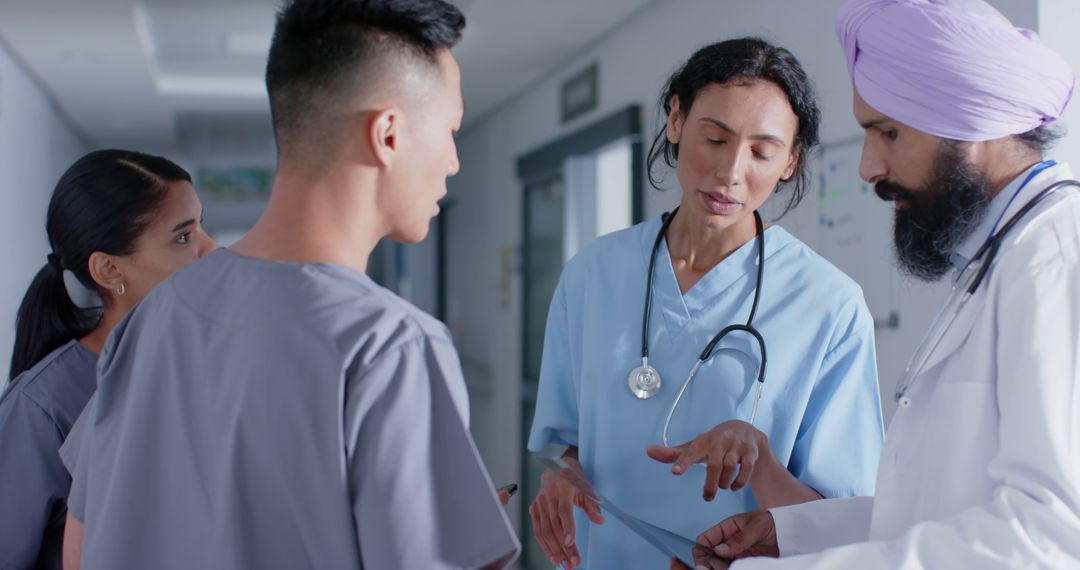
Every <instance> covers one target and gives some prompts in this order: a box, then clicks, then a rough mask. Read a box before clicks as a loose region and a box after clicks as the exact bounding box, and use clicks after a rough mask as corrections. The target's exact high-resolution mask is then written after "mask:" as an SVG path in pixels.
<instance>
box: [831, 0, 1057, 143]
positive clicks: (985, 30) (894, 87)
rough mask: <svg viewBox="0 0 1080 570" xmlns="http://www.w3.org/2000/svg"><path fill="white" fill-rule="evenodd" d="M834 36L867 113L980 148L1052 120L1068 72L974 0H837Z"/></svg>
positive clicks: (1030, 35) (1026, 34)
mask: <svg viewBox="0 0 1080 570" xmlns="http://www.w3.org/2000/svg"><path fill="white" fill-rule="evenodd" d="M836 35H837V36H839V38H840V44H841V45H842V46H843V49H844V53H845V55H846V56H847V65H848V73H849V74H850V75H851V80H852V82H853V83H854V85H855V89H856V90H858V92H859V95H861V96H862V98H863V100H865V101H866V102H867V103H868V104H869V105H870V106H871V107H873V108H874V109H876V110H877V111H878V112H880V113H882V114H884V115H887V116H889V117H891V118H893V119H896V120H897V121H900V122H902V123H904V124H906V125H908V126H911V127H914V128H916V129H918V130H920V131H923V132H926V133H930V134H932V135H934V136H938V137H942V138H949V139H956V140H963V141H984V140H991V139H996V138H1001V137H1005V136H1009V135H1015V134H1020V133H1024V132H1027V131H1030V130H1031V129H1034V128H1035V127H1038V126H1040V125H1044V124H1047V123H1052V122H1054V121H1056V120H1057V119H1058V118H1059V117H1061V115H1062V114H1063V113H1064V112H1065V108H1066V107H1067V106H1068V104H1069V99H1071V98H1072V93H1073V87H1074V85H1075V81H1076V79H1075V76H1074V75H1073V71H1072V69H1071V68H1070V67H1069V64H1068V63H1066V62H1065V60H1064V59H1062V57H1061V56H1059V55H1058V54H1057V53H1055V52H1054V51H1052V50H1050V49H1049V48H1047V47H1046V46H1045V45H1043V44H1042V42H1040V41H1039V38H1038V36H1037V35H1036V34H1035V33H1034V32H1032V31H1030V30H1024V29H1021V28H1015V27H1013V25H1012V24H1011V23H1010V22H1009V20H1007V19H1006V18H1005V16H1003V15H1001V13H1000V12H998V11H997V10H995V9H994V8H992V7H990V6H989V5H988V4H986V2H984V1H983V0H847V1H846V2H845V3H844V5H843V7H842V8H840V13H839V14H838V15H837V17H836Z"/></svg>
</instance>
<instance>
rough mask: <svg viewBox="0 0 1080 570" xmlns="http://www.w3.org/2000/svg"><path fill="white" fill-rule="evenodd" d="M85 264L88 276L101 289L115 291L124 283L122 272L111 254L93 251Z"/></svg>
mask: <svg viewBox="0 0 1080 570" xmlns="http://www.w3.org/2000/svg"><path fill="white" fill-rule="evenodd" d="M87 265H88V267H87V269H88V270H89V271H90V278H91V279H93V280H94V283H97V286H98V287H99V288H100V289H102V290H103V291H116V290H117V289H119V288H120V286H121V285H123V284H124V272H123V271H121V270H120V267H119V266H118V265H117V263H116V258H114V257H113V256H111V255H109V254H107V253H102V252H100V251H95V252H94V253H91V254H90V260H89V261H88V262H87Z"/></svg>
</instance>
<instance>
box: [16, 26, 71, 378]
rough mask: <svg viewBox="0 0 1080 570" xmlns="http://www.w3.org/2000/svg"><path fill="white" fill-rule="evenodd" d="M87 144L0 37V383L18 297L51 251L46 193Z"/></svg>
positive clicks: (47, 193) (48, 195) (24, 291)
mask: <svg viewBox="0 0 1080 570" xmlns="http://www.w3.org/2000/svg"><path fill="white" fill-rule="evenodd" d="M87 150H88V149H87V147H86V145H85V143H84V142H83V141H82V140H80V138H79V135H78V134H77V133H76V132H74V131H73V130H72V129H70V128H69V127H68V126H67V124H66V123H65V122H64V121H63V120H62V119H61V117H60V116H59V114H58V113H57V112H56V110H55V109H54V108H53V106H52V105H51V103H50V99H49V98H48V97H47V96H46V94H45V93H44V92H43V91H42V90H41V89H40V88H39V87H38V85H37V84H36V83H35V82H34V81H33V80H32V79H31V78H30V76H28V75H27V74H26V73H25V71H24V70H23V69H22V67H21V66H20V65H19V64H18V62H17V61H16V60H15V59H14V58H13V57H12V55H11V53H10V52H8V51H7V49H6V46H4V45H3V44H2V43H0V204H2V205H3V206H2V207H0V244H3V246H2V247H3V267H4V270H3V271H0V364H2V365H3V374H2V377H3V379H4V380H0V385H3V384H5V383H6V378H7V371H8V367H9V366H10V363H11V348H12V345H13V344H14V342H15V314H16V312H17V310H18V308H19V303H20V302H21V301H22V297H23V294H24V293H26V288H27V287H28V286H29V285H30V281H31V280H32V279H33V278H34V275H36V274H37V272H38V270H39V269H41V267H42V266H43V265H45V256H46V255H47V254H48V253H49V246H48V240H47V239H46V237H45V211H46V207H47V206H48V203H49V197H50V196H51V195H52V190H53V187H54V186H55V185H56V181H57V180H59V179H60V175H61V174H63V172H64V170H65V169H66V168H67V167H68V166H69V165H70V164H71V163H72V162H74V161H75V160H76V159H77V158H79V157H80V156H81V155H82V154H83V153H84V152H86V151H87Z"/></svg>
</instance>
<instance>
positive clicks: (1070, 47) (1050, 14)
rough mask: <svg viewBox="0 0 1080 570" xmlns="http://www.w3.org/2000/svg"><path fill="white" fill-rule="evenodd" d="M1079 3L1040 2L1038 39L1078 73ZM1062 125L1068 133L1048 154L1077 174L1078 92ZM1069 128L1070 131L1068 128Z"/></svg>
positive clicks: (1079, 161) (1079, 156) (1079, 158)
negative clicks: (1040, 38) (1069, 162)
mask: <svg viewBox="0 0 1080 570" xmlns="http://www.w3.org/2000/svg"><path fill="white" fill-rule="evenodd" d="M1078 24H1080V2H1077V1H1076V0H1039V27H1038V31H1039V36H1041V37H1042V40H1043V41H1044V42H1045V43H1046V44H1047V45H1048V46H1050V47H1051V48H1053V49H1054V50H1056V51H1057V52H1058V53H1060V54H1061V55H1063V56H1064V57H1065V59H1067V60H1068V61H1069V63H1071V64H1072V66H1073V70H1074V71H1077V72H1080V34H1077V33H1076V26H1077V25H1078ZM1064 125H1065V127H1066V130H1069V131H1071V132H1070V135H1071V136H1067V137H1065V139H1064V140H1062V141H1061V142H1060V143H1059V144H1058V145H1057V146H1056V147H1055V148H1054V150H1053V151H1052V152H1051V153H1050V156H1051V157H1053V158H1055V159H1057V160H1058V161H1060V162H1068V161H1071V162H1072V167H1073V174H1077V175H1080V90H1077V91H1074V92H1073V100H1072V103H1071V104H1070V106H1069V108H1068V109H1067V110H1066V112H1065V117H1064ZM1070 126H1071V127H1072V128H1071V129H1069V127H1070Z"/></svg>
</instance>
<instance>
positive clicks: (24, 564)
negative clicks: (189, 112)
mask: <svg viewBox="0 0 1080 570" xmlns="http://www.w3.org/2000/svg"><path fill="white" fill-rule="evenodd" d="M201 217H202V206H201V204H200V203H199V199H198V197H197V196H196V194H195V189H194V188H193V187H192V184H191V176H190V175H189V174H188V173H187V172H186V171H185V170H184V169H183V168H180V167H179V166H177V165H176V164H174V163H172V162H170V161H169V160H167V159H165V158H161V157H158V156H150V155H146V154H142V153H138V152H131V151H122V150H102V151H96V152H92V153H90V154H87V155H86V156H84V157H82V158H81V159H79V160H78V161H77V162H75V164H73V165H72V166H71V167H70V168H69V169H68V170H67V172H65V173H64V175H63V176H62V177H61V178H60V181H59V183H57V185H56V189H55V190H54V191H53V195H52V199H51V200H50V202H49V210H48V215H47V217H46V222H45V229H46V232H47V233H48V237H49V245H50V246H51V248H52V251H51V252H50V253H49V254H48V256H47V257H46V262H45V265H44V266H43V267H42V268H41V270H39V271H38V273H37V276H35V277H34V280H33V282H32V283H31V284H30V287H29V289H28V290H27V292H26V296H25V297H24V298H23V301H22V304H21V305H20V306H19V312H18V316H17V319H16V336H15V348H14V351H13V354H12V359H11V369H10V378H11V383H10V384H9V385H8V387H7V389H6V390H5V391H4V392H3V395H2V396H0V505H2V508H0V568H5V569H7V568H57V569H59V568H61V545H62V539H63V530H64V519H65V516H66V511H67V507H66V498H67V494H68V487H69V485H70V477H69V476H68V472H67V470H66V469H65V468H64V465H63V464H62V463H61V461H60V457H59V455H58V453H57V451H58V450H59V448H60V445H61V444H62V443H63V441H64V438H65V437H67V434H68V431H69V430H70V429H71V426H72V424H73V423H74V422H75V420H76V418H78V417H79V414H80V413H81V412H82V409H83V407H84V406H85V405H86V402H87V400H88V399H89V398H90V396H91V394H93V392H94V390H95V388H96V387H97V379H96V373H95V365H96V362H97V358H98V353H99V352H100V351H101V348H102V346H103V345H104V343H105V339H106V338H107V337H108V336H109V333H110V332H111V331H112V329H113V327H114V326H115V325H116V324H117V322H119V321H120V319H121V318H123V316H124V315H125V314H127V312H128V311H129V310H130V309H131V308H132V307H134V306H135V304H136V303H138V302H139V300H140V299H142V297H143V296H144V295H145V294H146V293H147V292H149V291H150V289H151V288H153V287H154V286H155V285H156V284H158V283H159V282H161V281H162V280H163V279H165V278H166V277H168V276H169V275H170V274H171V273H172V272H174V271H176V270H178V269H180V268H182V267H184V266H185V265H188V264H190V263H192V262H194V261H195V260H197V259H198V258H199V257H201V256H202V255H203V254H205V253H207V252H208V251H210V250H211V249H212V248H213V247H214V243H213V241H211V239H210V238H209V237H208V236H207V235H206V233H205V232H203V230H202V226H201ZM65 272H70V273H71V274H72V275H73V276H74V277H75V279H77V280H78V282H79V283H81V284H82V285H83V286H84V287H86V288H88V289H90V290H91V291H94V292H96V293H97V295H98V296H99V297H100V299H101V307H99V308H95V309H83V308H80V307H79V306H78V305H76V303H75V302H74V301H73V300H72V298H71V297H70V296H69V294H68V290H67V286H66V284H65V280H64V273H65Z"/></svg>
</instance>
